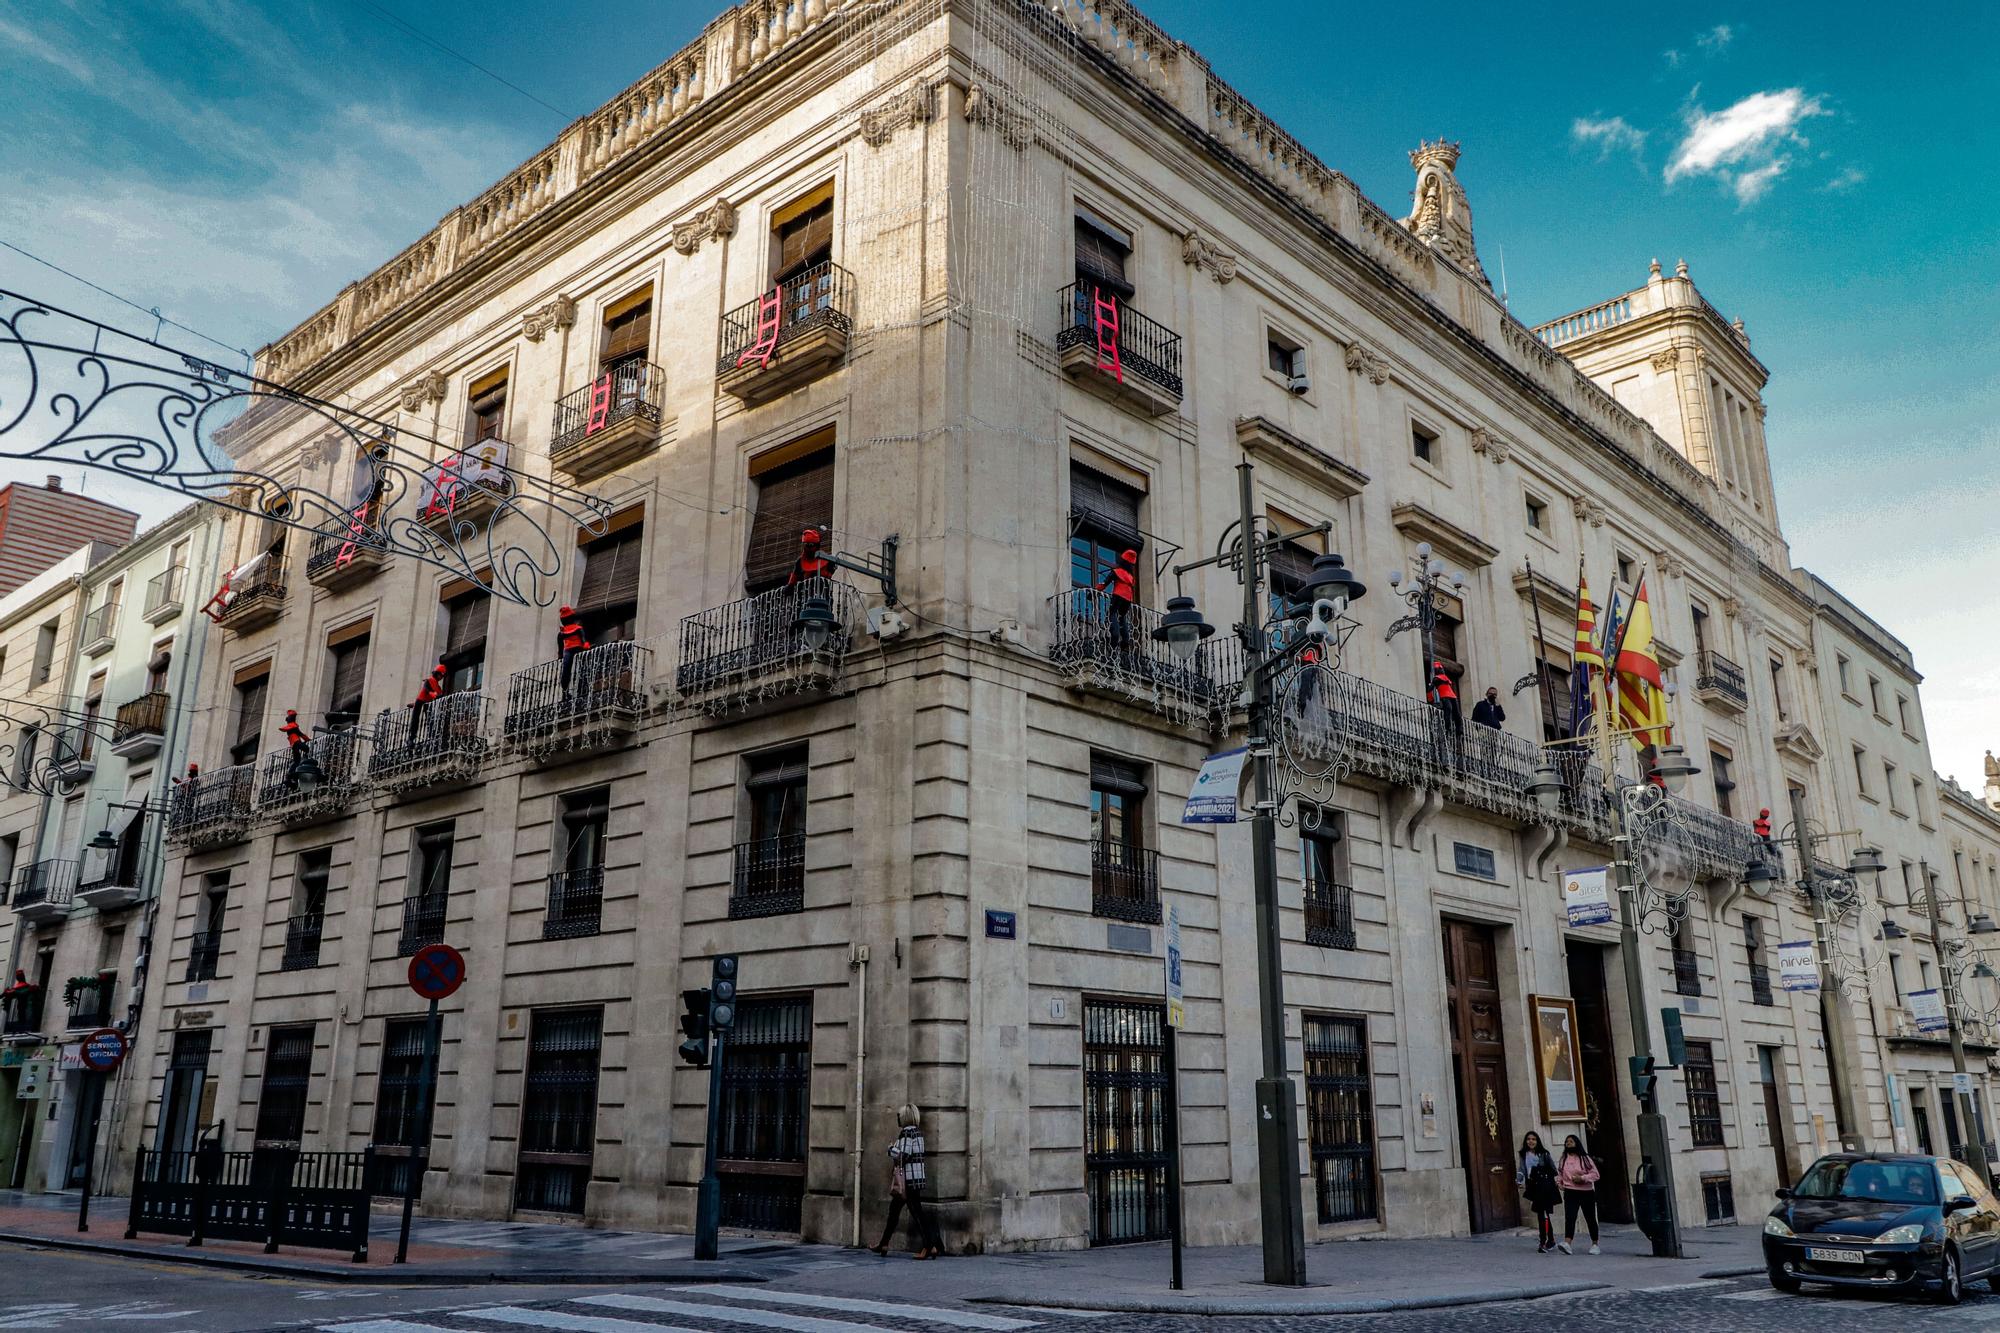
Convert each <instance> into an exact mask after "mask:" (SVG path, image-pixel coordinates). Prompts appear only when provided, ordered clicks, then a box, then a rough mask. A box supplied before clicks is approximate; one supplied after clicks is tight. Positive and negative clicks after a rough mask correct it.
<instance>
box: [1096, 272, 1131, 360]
mask: <svg viewBox="0 0 2000 1333" xmlns="http://www.w3.org/2000/svg"><path fill="white" fill-rule="evenodd" d="M1092 294H1093V296H1094V298H1095V301H1096V307H1097V308H1096V311H1095V312H1094V313H1095V315H1096V319H1097V368H1098V369H1099V370H1108V371H1110V372H1111V378H1112V379H1114V380H1117V381H1118V382H1119V383H1120V384H1123V383H1124V382H1125V368H1124V366H1123V365H1122V364H1121V363H1120V362H1119V360H1118V300H1117V298H1116V297H1108V296H1106V295H1105V294H1104V289H1103V288H1102V287H1098V288H1094V289H1093V293H1092Z"/></svg>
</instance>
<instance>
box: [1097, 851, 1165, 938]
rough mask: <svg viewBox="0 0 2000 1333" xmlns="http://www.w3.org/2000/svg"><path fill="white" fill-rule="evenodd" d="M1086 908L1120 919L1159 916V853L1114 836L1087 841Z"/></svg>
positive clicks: (1153, 919) (1144, 919)
mask: <svg viewBox="0 0 2000 1333" xmlns="http://www.w3.org/2000/svg"><path fill="white" fill-rule="evenodd" d="M1090 910H1091V912H1092V913H1093V914H1095V915H1097V916H1108V917H1115V918H1117V919H1118V920H1120V921H1140V922H1158V921H1159V919H1160V854H1159V852H1158V851H1156V850H1155V849H1153V848H1151V847H1134V846H1132V845H1131V844H1129V843H1123V842H1118V841H1116V840H1115V839H1107V838H1100V839H1097V840H1096V841H1093V842H1092V843H1091V844H1090Z"/></svg>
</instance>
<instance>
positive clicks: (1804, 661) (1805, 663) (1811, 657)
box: [1799, 648, 1819, 671]
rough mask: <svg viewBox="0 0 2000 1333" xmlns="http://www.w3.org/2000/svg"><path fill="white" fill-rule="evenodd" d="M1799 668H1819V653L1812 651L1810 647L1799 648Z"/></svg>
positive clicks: (1812, 669)
mask: <svg viewBox="0 0 2000 1333" xmlns="http://www.w3.org/2000/svg"><path fill="white" fill-rule="evenodd" d="M1799 670H1801V671H1817V670H1819V654H1818V653H1816V652H1814V651H1812V650H1811V649H1810V648H1807V649H1803V650H1801V651H1800V653H1799Z"/></svg>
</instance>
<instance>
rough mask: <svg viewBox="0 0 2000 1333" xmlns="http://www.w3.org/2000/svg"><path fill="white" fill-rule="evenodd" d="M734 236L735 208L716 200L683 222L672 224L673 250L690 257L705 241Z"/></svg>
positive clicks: (724, 201)
mask: <svg viewBox="0 0 2000 1333" xmlns="http://www.w3.org/2000/svg"><path fill="white" fill-rule="evenodd" d="M735 234H736V206H735V205H734V204H732V203H730V202H729V201H728V200H727V199H717V200H716V201H715V202H714V203H712V204H710V205H709V206H708V207H707V208H704V209H702V210H701V212H699V213H696V214H695V215H694V216H693V217H691V218H689V219H687V220H686V221H685V222H676V223H675V224H674V249H676V250H678V251H680V252H681V253H682V254H684V255H691V254H693V253H694V252H695V251H697V250H699V249H701V243H702V242H703V241H706V240H710V239H714V240H718V241H719V240H723V239H725V238H727V237H730V236H734V235H735Z"/></svg>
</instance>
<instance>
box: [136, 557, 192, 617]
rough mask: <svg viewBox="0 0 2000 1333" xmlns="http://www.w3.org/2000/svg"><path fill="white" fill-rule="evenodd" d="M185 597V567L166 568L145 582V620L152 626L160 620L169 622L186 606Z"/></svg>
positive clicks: (172, 566) (171, 566) (173, 566)
mask: <svg viewBox="0 0 2000 1333" xmlns="http://www.w3.org/2000/svg"><path fill="white" fill-rule="evenodd" d="M186 596H187V567H186V566H185V565H169V566H167V568H165V569H163V570H161V571H160V572H159V573H157V574H155V575H153V577H152V578H150V579H147V580H146V609H145V612H144V614H145V617H146V619H147V620H149V621H152V622H153V623H154V624H158V623H159V622H160V621H162V620H171V619H172V618H173V617H175V616H177V615H179V614H180V613H181V608H182V607H183V606H184V605H185V604H186V600H185V599H186Z"/></svg>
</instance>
